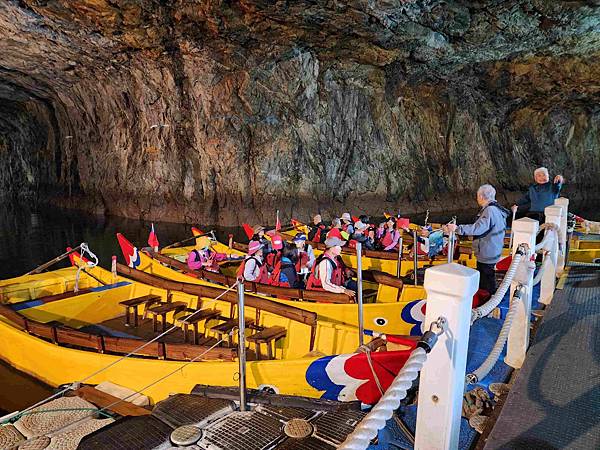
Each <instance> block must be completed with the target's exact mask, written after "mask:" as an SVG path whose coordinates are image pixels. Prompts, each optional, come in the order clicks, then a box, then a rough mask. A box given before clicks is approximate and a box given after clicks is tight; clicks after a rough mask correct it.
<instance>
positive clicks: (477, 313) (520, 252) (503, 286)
mask: <svg viewBox="0 0 600 450" xmlns="http://www.w3.org/2000/svg"><path fill="white" fill-rule="evenodd" d="M527 253H528V247H527V245H525V244H521V245H519V247H518V248H517V251H516V252H515V255H514V256H513V259H512V262H511V263H510V267H509V268H508V270H507V271H506V275H505V276H504V279H503V280H502V282H501V283H500V286H499V287H498V290H497V291H496V293H495V294H494V295H492V297H491V298H490V299H489V300H488V301H487V302H486V303H484V304H483V305H481V306H478V307H477V308H474V309H473V310H472V311H471V325H472V324H473V323H474V322H475V321H476V320H478V319H481V318H482V317H485V316H487V315H488V314H490V313H491V312H492V311H493V310H494V308H496V307H497V306H498V305H499V304H500V302H501V301H502V299H503V298H504V295H505V294H506V292H507V291H508V289H509V288H510V284H511V283H512V281H513V278H514V277H515V274H516V273H517V269H518V268H519V265H520V264H521V261H522V260H523V258H524V257H525V256H526V255H527Z"/></svg>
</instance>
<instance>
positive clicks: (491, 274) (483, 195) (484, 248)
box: [443, 184, 509, 295]
mask: <svg viewBox="0 0 600 450" xmlns="http://www.w3.org/2000/svg"><path fill="white" fill-rule="evenodd" d="M477 203H478V204H479V206H481V211H479V214H478V215H477V220H476V221H475V223H473V224H470V225H455V224H448V225H444V226H443V230H444V232H445V233H450V232H452V231H456V234H459V235H468V236H473V251H474V253H475V256H476V257H477V270H478V271H479V288H480V289H485V290H486V291H488V292H489V293H490V294H492V295H493V294H494V293H495V292H496V272H495V270H494V266H495V264H496V263H497V262H498V261H499V260H500V258H501V257H502V248H503V247H504V230H505V229H506V218H507V217H508V213H509V211H508V210H507V209H506V208H504V207H503V206H501V205H500V204H498V202H496V189H494V187H493V186H492V185H490V184H484V185H483V186H481V187H480V188H479V189H478V190H477Z"/></svg>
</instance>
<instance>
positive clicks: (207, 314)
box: [176, 309, 221, 345]
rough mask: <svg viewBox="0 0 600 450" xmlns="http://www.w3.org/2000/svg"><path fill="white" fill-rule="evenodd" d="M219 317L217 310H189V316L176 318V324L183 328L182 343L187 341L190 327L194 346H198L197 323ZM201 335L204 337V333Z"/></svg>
mask: <svg viewBox="0 0 600 450" xmlns="http://www.w3.org/2000/svg"><path fill="white" fill-rule="evenodd" d="M220 315H221V311H219V310H218V309H201V310H199V311H194V310H191V311H190V312H189V314H186V315H184V316H181V317H178V318H177V321H176V323H177V325H179V326H180V327H182V328H183V341H184V342H187V341H188V330H189V326H190V325H191V326H192V330H193V331H194V344H196V345H198V323H200V322H202V321H203V320H206V321H208V320H210V319H215V318H217V317H219V316H220ZM205 328H206V327H205ZM202 335H203V337H204V336H206V331H205V332H204V333H203V334H202Z"/></svg>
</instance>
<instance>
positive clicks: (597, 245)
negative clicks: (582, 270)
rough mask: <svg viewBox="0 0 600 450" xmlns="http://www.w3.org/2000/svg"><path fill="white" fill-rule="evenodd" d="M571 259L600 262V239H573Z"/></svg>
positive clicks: (582, 261)
mask: <svg viewBox="0 0 600 450" xmlns="http://www.w3.org/2000/svg"><path fill="white" fill-rule="evenodd" d="M569 261H574V262H580V263H594V264H598V263H600V239H599V240H592V239H578V238H577V237H574V238H573V239H571V242H570V248H569Z"/></svg>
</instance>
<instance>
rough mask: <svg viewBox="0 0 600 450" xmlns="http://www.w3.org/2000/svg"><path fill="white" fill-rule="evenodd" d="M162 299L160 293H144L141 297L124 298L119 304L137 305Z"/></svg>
mask: <svg viewBox="0 0 600 450" xmlns="http://www.w3.org/2000/svg"><path fill="white" fill-rule="evenodd" d="M158 300H160V295H151V294H149V295H143V296H141V297H135V298H130V299H129V300H123V301H122V302H119V305H123V306H136V305H141V304H143V303H148V302H151V301H158Z"/></svg>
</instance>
